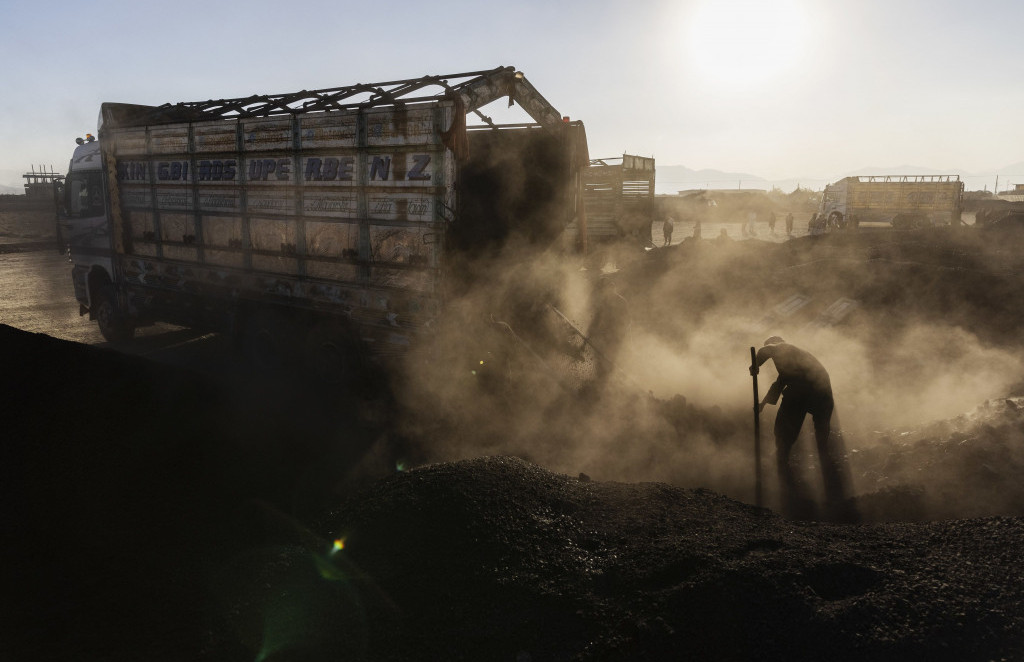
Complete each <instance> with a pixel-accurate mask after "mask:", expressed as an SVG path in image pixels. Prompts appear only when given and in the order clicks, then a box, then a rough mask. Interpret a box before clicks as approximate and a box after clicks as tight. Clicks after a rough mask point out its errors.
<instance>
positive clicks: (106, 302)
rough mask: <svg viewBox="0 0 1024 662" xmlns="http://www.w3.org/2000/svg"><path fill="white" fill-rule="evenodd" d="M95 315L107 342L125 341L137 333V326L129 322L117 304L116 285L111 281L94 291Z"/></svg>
mask: <svg viewBox="0 0 1024 662" xmlns="http://www.w3.org/2000/svg"><path fill="white" fill-rule="evenodd" d="M93 296H94V298H93V316H94V317H95V318H96V323H97V324H98V325H99V327H100V333H101V334H103V338H104V339H105V340H106V341H107V342H124V341H126V340H130V339H131V337H132V336H133V335H135V327H134V326H133V325H132V324H131V323H129V322H128V321H127V320H126V319H125V317H124V314H123V313H122V312H121V309H120V308H119V307H118V305H117V296H116V295H115V294H114V286H113V285H110V284H109V283H108V284H106V285H101V286H99V287H98V288H96V290H95V292H94V293H93Z"/></svg>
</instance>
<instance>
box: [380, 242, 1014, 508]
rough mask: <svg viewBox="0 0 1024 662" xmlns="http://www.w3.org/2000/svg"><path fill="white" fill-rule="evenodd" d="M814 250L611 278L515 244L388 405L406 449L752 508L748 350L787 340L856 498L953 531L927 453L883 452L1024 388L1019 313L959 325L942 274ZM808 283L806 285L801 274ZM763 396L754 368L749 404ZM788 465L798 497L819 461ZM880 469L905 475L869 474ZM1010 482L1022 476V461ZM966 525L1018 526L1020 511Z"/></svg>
mask: <svg viewBox="0 0 1024 662" xmlns="http://www.w3.org/2000/svg"><path fill="white" fill-rule="evenodd" d="M830 240H832V238H826V241H830ZM826 241H821V240H819V238H813V237H804V238H799V239H795V240H793V241H791V242H789V244H790V245H786V244H771V243H767V242H759V241H753V240H752V241H744V242H732V241H728V242H723V241H714V240H699V241H698V240H688V241H687V242H684V244H683V245H678V246H673V247H670V248H666V249H655V250H647V251H645V250H643V249H642V248H641V247H637V248H636V249H635V250H632V251H621V250H620V251H616V252H615V255H616V256H617V262H616V263H615V264H614V265H609V264H605V263H603V262H602V260H603V259H604V256H601V254H600V253H598V255H597V256H594V257H592V259H591V260H590V261H588V262H582V263H581V262H578V261H576V260H574V259H570V258H568V257H567V256H566V255H564V254H563V253H562V252H561V251H560V250H558V248H557V246H553V247H552V248H551V249H549V250H548V251H546V252H543V253H541V254H539V255H538V254H537V252H536V251H535V250H533V251H532V252H526V251H523V252H520V251H517V250H515V249H516V248H517V247H518V248H522V245H519V246H517V245H516V243H515V242H514V241H510V242H509V243H508V244H507V245H506V246H505V249H504V250H503V251H501V252H500V253H497V254H494V255H491V256H488V259H487V260H486V261H482V262H478V263H477V264H476V265H475V268H474V269H472V273H473V278H472V279H470V280H469V281H467V282H465V283H463V291H462V293H461V294H462V296H460V297H459V299H458V300H456V301H455V302H453V305H452V306H451V307H450V308H449V310H448V313H447V314H446V316H445V317H444V319H443V320H442V321H440V323H439V325H438V327H437V328H435V329H434V336H433V338H432V341H431V342H429V343H427V344H426V345H425V346H424V347H423V348H421V349H420V350H419V351H418V352H417V353H415V354H414V355H413V356H412V357H410V359H411V360H410V361H409V363H408V369H407V370H406V372H405V374H404V377H403V380H402V383H401V387H400V388H399V390H398V391H399V395H398V398H399V400H400V401H401V404H402V411H403V412H404V415H403V418H402V421H401V422H400V426H401V428H402V430H403V434H405V435H407V436H408V437H409V438H410V439H415V440H417V444H416V448H417V452H418V453H419V457H418V458H417V460H418V461H420V462H432V461H443V460H451V459H459V458H467V457H476V456H480V455H493V454H508V455H518V456H521V457H524V458H526V459H529V460H531V461H533V462H536V463H538V464H540V465H542V466H544V467H546V468H549V469H551V470H554V471H559V472H564V473H569V474H571V475H575V474H576V473H585V474H587V475H589V476H592V477H593V478H594V479H599V480H620V481H631V482H635V481H665V482H670V483H673V484H676V485H680V486H684V487H706V488H710V489H713V490H715V491H719V492H722V493H725V494H727V495H729V496H733V497H734V498H738V499H742V500H745V501H753V498H754V494H753V466H754V460H753V457H752V445H753V442H752V438H753V415H752V411H751V409H752V387H751V378H750V375H749V373H748V367H749V364H750V347H751V346H754V347H760V346H761V344H762V343H763V341H764V339H765V338H767V337H768V336H771V335H782V336H783V337H784V338H785V339H786V340H787V341H788V342H790V343H792V344H795V345H797V346H800V347H802V348H804V349H807V350H808V351H810V352H811V353H813V354H814V355H816V356H817V357H818V358H819V359H820V360H821V361H822V363H823V364H824V365H825V367H826V368H827V369H828V370H829V372H830V375H831V378H832V383H833V390H834V393H835V397H836V403H837V411H838V413H839V414H840V416H841V422H842V428H843V435H844V438H845V443H846V446H847V450H848V451H849V461H850V465H851V470H852V472H853V476H854V490H855V493H856V494H858V495H861V497H863V498H865V499H867V498H869V497H870V496H871V495H872V494H874V495H875V497H877V493H878V492H879V490H882V491H889V492H892V491H893V490H894V489H895V490H897V491H896V492H892V500H893V501H894V502H895V501H898V500H902V501H903V502H904V506H905V502H906V497H907V493H905V492H900V490H909V491H910V493H912V494H913V495H916V496H915V497H914V498H915V499H917V502H918V505H919V506H920V507H919V508H918V510H917V511H915V512H914V513H912V514H911V516H913V517H928V516H931V515H935V514H940V515H942V514H947V513H945V512H944V511H942V510H941V509H938V508H937V507H936V504H937V503H938V500H939V497H938V496H934V500H933V501H932V502H927V500H928V499H932V498H933V496H929V495H925V496H922V495H921V491H922V490H924V489H925V488H926V487H927V483H926V481H927V479H926V478H923V476H922V473H921V471H922V467H926V466H928V467H932V468H933V469H934V470H936V471H937V468H936V466H935V462H934V461H933V460H934V458H932V457H931V455H930V454H932V453H935V452H938V451H936V448H937V446H936V443H937V442H936V441H935V440H934V439H932V440H930V441H927V440H925V441H922V444H923V446H922V448H921V449H920V453H919V454H918V455H917V458H918V460H917V461H915V459H914V456H913V455H911V456H908V451H907V447H906V445H905V444H904V445H903V446H897V445H896V444H895V442H894V441H893V440H894V439H897V440H903V441H904V442H905V441H906V439H907V437H906V431H908V430H910V431H913V430H924V429H931V428H928V426H929V425H934V424H935V422H936V421H942V420H946V419H951V418H953V417H957V416H959V415H962V414H965V412H969V411H970V410H972V409H974V408H975V407H977V406H979V405H980V404H982V403H985V402H986V401H988V400H991V399H998V398H1004V397H1006V396H1007V395H1008V394H1009V393H1010V392H1011V390H1012V389H1013V387H1014V385H1015V384H1017V383H1019V382H1020V381H1021V377H1022V375H1024V354H1022V352H1021V348H1020V347H1019V345H1017V344H1015V343H1014V342H1012V341H1008V340H1007V337H1006V336H1001V335H999V334H998V333H996V332H993V331H992V330H993V329H996V330H998V329H1000V328H1006V327H1007V326H1008V325H1007V323H1006V321H1005V320H1003V319H1002V318H1003V317H1006V316H1011V317H1012V316H1016V315H1018V314H1019V312H1020V311H1018V310H1016V308H1015V307H1013V306H1012V305H1007V306H1004V307H1003V308H997V309H995V310H991V309H990V310H988V311H987V312H985V313H984V314H983V315H979V314H978V310H972V309H970V308H969V307H966V308H965V309H964V310H961V311H957V310H955V309H953V308H951V307H950V306H949V301H950V299H951V298H952V297H955V296H956V294H957V293H958V292H959V291H961V290H963V289H964V288H965V287H975V286H977V285H978V283H976V282H970V283H967V284H966V285H965V284H964V283H958V282H953V281H949V280H948V279H947V276H948V274H947V272H946V271H941V273H940V276H941V278H943V279H946V280H942V281H941V287H939V286H937V285H936V279H935V278H932V277H928V278H917V277H915V278H911V279H908V278H906V277H905V276H906V272H905V270H903V268H902V267H900V266H899V263H898V261H897V260H896V259H890V260H888V261H886V260H885V259H883V260H882V261H881V262H880V261H879V250H878V249H877V248H872V247H871V246H870V243H871V242H872V241H874V239H872V238H871V236H870V235H866V236H865V237H864V238H862V239H860V240H858V241H859V243H857V245H856V246H845V247H843V246H837V245H835V244H829V243H826ZM932 241H934V242H936V243H937V244H942V245H943V249H942V250H941V251H939V250H937V254H938V253H941V254H943V255H946V254H950V252H949V251H948V250H946V249H947V248H948V246H946V245H945V244H946V243H948V242H949V241H955V240H954V239H949V238H944V236H943V237H933V238H932ZM532 248H534V249H535V248H536V247H535V246H533V247H532ZM886 250H890V251H891V250H894V249H892V248H889V249H886ZM914 250H915V251H918V252H920V247H916V248H915V249H914ZM974 250H977V247H976V246H975V248H974ZM954 252H955V251H954ZM528 254H529V255H530V257H526V255H528ZM868 254H870V257H865V255H868ZM884 257H885V256H883V258H884ZM880 263H881V264H883V266H882V267H879V266H878V265H879V264H880ZM806 264H813V265H814V268H813V269H807V268H803V269H801V268H799V267H800V265H806ZM893 264H896V265H897V266H896V267H892V266H891V265H893ZM885 265H888V266H885ZM914 268H916V269H919V265H918V266H916V267H914ZM934 268H935V269H936V270H943V269H945V267H943V266H941V265H938V264H936V265H935V267H934ZM958 277H960V278H964V277H965V276H964V274H962V273H961V274H959V276H958ZM966 278H969V279H970V278H973V279H977V280H985V279H990V278H991V274H980V273H977V274H967V276H966ZM922 284H924V285H925V286H922ZM609 285H610V287H611V289H612V290H613V291H614V293H615V295H616V296H620V297H621V299H623V300H624V301H625V304H626V305H625V306H624V310H626V311H628V312H626V313H625V314H626V315H627V316H628V319H627V320H626V322H625V323H624V326H625V331H624V332H623V333H622V334H621V337H619V338H618V341H617V342H613V343H607V344H603V343H602V341H600V340H599V339H598V337H597V335H596V334H593V335H592V332H593V331H594V329H593V328H592V327H593V325H594V323H595V317H597V316H598V312H599V311H600V310H601V307H602V305H604V303H605V301H606V300H605V299H604V298H603V297H605V296H606V294H605V292H606V291H607V290H608V288H609ZM985 285H991V286H993V287H999V286H1000V283H998V282H987V283H985ZM794 295H801V296H802V297H803V298H804V299H806V300H807V301H809V302H810V303H808V304H807V305H804V306H803V307H802V308H800V309H799V310H796V311H791V312H790V313H787V314H786V315H779V314H778V311H777V309H776V306H777V305H778V304H780V303H782V302H784V301H786V300H787V297H793V296H794ZM839 299H841V300H845V301H850V302H853V304H854V305H853V306H852V310H853V312H852V313H850V314H848V315H846V316H845V317H843V318H842V319H831V320H829V319H824V318H823V316H822V315H821V314H819V313H821V312H822V311H823V309H824V308H825V307H826V306H827V305H828V304H829V303H831V302H833V301H836V300H839ZM553 310H554V311H557V312H560V313H564V315H565V317H566V318H568V319H569V320H570V321H571V322H572V323H573V326H575V328H573V326H570V325H569V324H567V323H565V321H564V320H563V319H562V318H561V316H560V315H558V314H556V312H553ZM773 311H775V312H774V313H773ZM823 319H824V321H823ZM577 330H578V332H577ZM583 336H588V337H590V338H591V340H592V342H591V343H588V342H586V341H584V340H583ZM602 367H603V368H604V370H602ZM775 377H776V373H775V371H774V367H773V365H772V364H771V363H770V362H769V363H768V364H765V365H764V366H763V367H762V369H761V373H760V375H759V382H760V394H761V395H762V396H763V394H764V393H765V392H766V390H767V388H768V387H769V386H770V384H771V383H772V381H774V379H775ZM774 411H775V410H774V408H771V407H769V408H767V409H766V410H765V412H764V413H763V414H762V416H761V428H762V449H763V451H762V455H763V456H762V466H763V470H764V475H765V489H766V493H767V503H766V505H769V506H772V505H773V500H774V499H776V494H775V486H774V473H775V472H774V457H773V456H774V451H773V446H774V443H773V440H772V433H771V429H772V421H773V420H774ZM808 428H810V425H809V424H805V426H804V432H803V433H804V434H805V436H806V435H807V433H808ZM960 432H961V433H962V435H967V436H970V435H975V436H977V435H978V434H982V435H983V434H984V430H982V431H981V432H978V431H972V430H967V429H965V428H964V427H963V426H961V428H960ZM901 435H903V436H901ZM425 440H429V441H425ZM979 443H980V442H979ZM799 448H802V450H801V451H800V452H801V453H804V454H805V455H806V462H805V463H806V465H807V466H806V467H805V471H806V472H807V480H808V481H809V482H811V483H813V482H815V481H820V477H818V476H816V475H814V473H813V472H815V468H814V463H815V458H814V450H813V442H812V441H811V440H809V439H804V440H803V441H801V442H800V446H799ZM947 450H948V449H947ZM893 453H898V454H899V455H900V457H901V458H902V459H901V463H902V466H903V469H901V470H898V471H897V470H895V469H893V468H892V467H890V468H889V470H887V471H885V472H880V471H879V467H880V466H884V465H885V462H886V460H885V457H886V456H891V455H892V454H893ZM1012 466H1013V467H1017V466H1024V458H1021V462H1020V463H1018V464H1014V465H1012ZM946 468H947V469H948V470H949V473H947V474H946V475H943V476H941V478H940V477H938V476H936V477H935V479H936V480H942V481H943V482H944V484H945V485H946V486H947V487H949V486H956V485H961V486H963V487H964V489H969V488H970V487H971V486H972V485H973V482H972V481H973V480H974V477H973V476H972V477H965V475H957V473H956V472H957V466H956V464H955V463H954V464H953V465H952V466H949V467H946ZM961 469H963V467H961ZM1008 469H1009V467H1008ZM882 473H884V474H885V475H884V476H882ZM1010 478H1011V477H1010V476H1006V477H1005V479H1006V480H1010ZM1013 479H1014V480H1015V477H1013ZM947 491H948V490H947ZM947 496H948V494H947ZM877 500H878V499H877V498H876V501H877ZM891 505H892V504H883V505H882V506H879V507H878V508H876V509H875V511H874V512H873V516H874V517H877V518H880V519H885V518H886V517H887V516H890V515H892V513H888V514H887V513H886V512H884V511H885V508H887V507H889V506H891ZM979 508H980V511H981V512H988V513H989V514H1000V513H1007V512H1009V511H1018V512H1024V502H1012V503H1007V502H1006V499H1002V501H1000V502H999V503H996V502H991V501H990V502H989V503H987V504H981V505H980V506H979V507H978V508H976V509H975V510H978V509H979ZM972 512H973V511H972ZM952 514H954V515H955V514H956V513H955V512H954V513H952Z"/></svg>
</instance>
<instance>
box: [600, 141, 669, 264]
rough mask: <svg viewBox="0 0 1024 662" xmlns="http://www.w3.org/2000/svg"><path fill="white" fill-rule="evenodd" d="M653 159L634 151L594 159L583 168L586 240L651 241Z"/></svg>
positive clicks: (643, 243)
mask: <svg viewBox="0 0 1024 662" xmlns="http://www.w3.org/2000/svg"><path fill="white" fill-rule="evenodd" d="M654 177H655V169H654V159H653V158H649V157H643V156H635V155H632V154H623V155H622V156H621V157H613V158H603V159H591V161H590V167H588V168H587V169H586V170H585V171H584V177H583V198H584V201H585V203H586V211H587V219H586V224H587V240H588V241H590V242H609V241H619V240H629V241H632V242H637V243H639V244H641V245H644V246H648V245H651V244H652V239H651V223H652V222H653V221H654V216H655V211H654Z"/></svg>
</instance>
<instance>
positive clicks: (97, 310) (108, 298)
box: [57, 134, 131, 341]
mask: <svg viewBox="0 0 1024 662" xmlns="http://www.w3.org/2000/svg"><path fill="white" fill-rule="evenodd" d="M77 142H78V146H77V147H76V148H75V151H74V153H73V155H72V157H71V162H70V163H69V164H68V174H67V176H66V177H65V179H64V182H63V186H62V187H61V188H59V189H58V205H57V226H58V229H59V236H60V238H61V241H62V243H63V247H62V248H63V250H64V251H65V252H66V253H67V255H68V258H69V260H70V261H71V262H72V264H73V265H74V266H73V267H72V270H71V280H72V283H73V284H74V288H75V299H76V300H77V301H78V304H79V312H80V314H82V315H85V314H87V313H88V315H89V319H91V320H96V321H97V322H98V323H99V328H100V332H101V333H102V334H103V336H104V338H106V339H107V340H111V341H113V340H123V339H125V338H126V337H127V336H129V335H131V333H130V331H131V327H129V326H127V325H126V324H125V323H122V322H120V317H119V316H118V315H117V311H118V307H117V301H116V298H115V294H114V288H113V252H112V250H111V243H110V217H109V214H108V213H107V210H108V208H109V197H108V195H107V190H108V189H107V185H106V172H105V171H104V168H103V158H102V155H101V152H100V143H99V141H98V140H96V139H95V138H94V137H93V136H92V135H91V134H86V137H85V138H84V139H83V138H79V139H78V140H77Z"/></svg>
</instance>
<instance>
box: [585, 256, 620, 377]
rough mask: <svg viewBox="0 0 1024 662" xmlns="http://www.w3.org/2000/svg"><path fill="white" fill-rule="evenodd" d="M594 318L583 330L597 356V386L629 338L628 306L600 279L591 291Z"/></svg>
mask: <svg viewBox="0 0 1024 662" xmlns="http://www.w3.org/2000/svg"><path fill="white" fill-rule="evenodd" d="M593 306H594V317H593V319H592V320H591V322H590V327H589V328H588V329H587V337H588V338H589V340H590V343H591V346H592V347H593V348H595V349H596V350H597V351H598V353H599V354H600V356H599V357H598V361H597V362H596V364H595V378H596V382H597V384H598V385H602V384H604V383H605V382H606V381H607V380H608V378H609V377H610V376H611V373H612V372H613V370H614V364H613V363H612V362H613V361H614V360H615V359H616V358H617V355H618V353H619V350H620V349H621V348H622V345H623V343H625V342H626V340H627V337H628V336H629V327H630V315H629V303H627V302H626V298H625V297H623V296H622V295H621V294H619V291H618V289H617V288H616V287H615V283H614V282H613V281H612V279H611V278H610V277H608V276H602V277H601V278H600V279H599V280H598V282H597V287H596V289H595V291H594V301H593Z"/></svg>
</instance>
